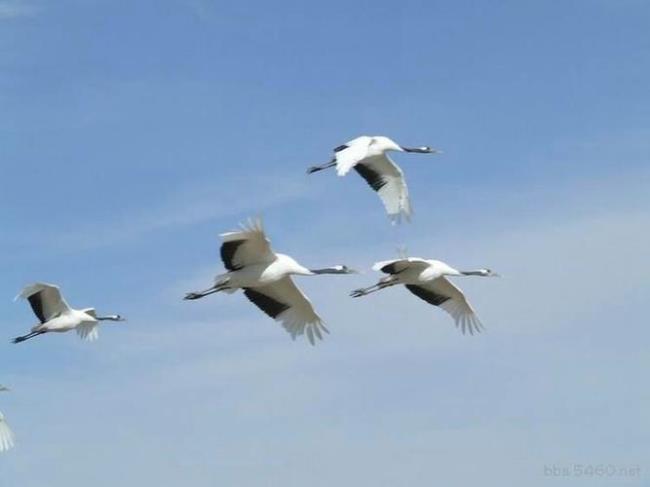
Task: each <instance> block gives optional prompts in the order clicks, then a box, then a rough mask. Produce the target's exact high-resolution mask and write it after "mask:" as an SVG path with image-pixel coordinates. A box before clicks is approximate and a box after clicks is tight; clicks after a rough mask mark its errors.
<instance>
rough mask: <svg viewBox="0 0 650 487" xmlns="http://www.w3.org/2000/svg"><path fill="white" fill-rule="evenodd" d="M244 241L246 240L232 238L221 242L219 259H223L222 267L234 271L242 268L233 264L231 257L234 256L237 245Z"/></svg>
mask: <svg viewBox="0 0 650 487" xmlns="http://www.w3.org/2000/svg"><path fill="white" fill-rule="evenodd" d="M244 242H246V240H232V241H230V242H224V243H223V244H221V260H222V261H223V265H224V267H225V268H226V269H228V270H229V271H236V270H238V269H241V268H242V266H237V265H235V264H233V257H234V256H235V253H236V252H237V249H238V248H239V246H240V245H241V244H243V243H244Z"/></svg>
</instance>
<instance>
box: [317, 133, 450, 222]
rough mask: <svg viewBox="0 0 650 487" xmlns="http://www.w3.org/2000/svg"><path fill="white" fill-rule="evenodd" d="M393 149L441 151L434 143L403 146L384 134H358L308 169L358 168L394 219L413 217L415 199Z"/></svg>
mask: <svg viewBox="0 0 650 487" xmlns="http://www.w3.org/2000/svg"><path fill="white" fill-rule="evenodd" d="M389 151H397V152H417V153H420V154H436V153H439V152H440V151H437V150H435V149H432V148H430V147H403V146H400V145H398V144H397V143H396V142H394V141H393V140H391V139H389V138H388V137H384V136H375V137H370V136H367V135H363V136H361V137H357V138H356V139H353V140H351V141H349V142H346V143H345V144H343V145H340V146H338V147H337V148H336V149H334V157H333V158H332V160H331V161H330V162H328V163H327V164H323V165H320V166H312V167H310V168H309V169H307V173H308V174H311V173H314V172H316V171H322V170H323V169H327V168H329V167H334V166H336V173H337V174H338V175H339V176H345V175H346V174H347V173H348V172H349V171H350V169H354V170H355V171H357V172H358V173H359V175H360V176H361V177H362V178H363V179H365V180H366V182H367V183H368V184H369V185H370V187H371V188H372V189H374V190H375V191H376V192H377V194H379V197H380V198H381V201H382V202H383V203H384V206H385V207H386V212H387V213H388V216H389V218H390V219H391V221H392V222H393V223H396V222H400V221H401V220H402V218H405V219H406V220H407V221H409V220H410V218H411V202H410V200H409V192H408V188H407V187H406V180H405V179H404V172H402V170H401V169H400V167H399V166H398V165H397V164H395V162H394V161H393V160H392V159H391V158H390V157H388V154H387V153H388V152H389Z"/></svg>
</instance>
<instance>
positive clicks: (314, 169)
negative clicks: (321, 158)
mask: <svg viewBox="0 0 650 487" xmlns="http://www.w3.org/2000/svg"><path fill="white" fill-rule="evenodd" d="M334 166H336V161H330V162H328V163H327V164H321V165H320V166H312V167H310V168H309V169H307V174H311V173H314V172H318V171H322V170H323V169H328V168H330V167H334Z"/></svg>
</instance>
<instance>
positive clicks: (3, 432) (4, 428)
mask: <svg viewBox="0 0 650 487" xmlns="http://www.w3.org/2000/svg"><path fill="white" fill-rule="evenodd" d="M8 390H9V389H8V388H6V387H5V386H0V392H4V391H8ZM13 446H14V434H13V433H12V432H11V429H9V425H8V424H7V422H6V421H5V417H4V416H3V415H2V413H0V452H3V451H6V450H9V449H10V448H12V447H13Z"/></svg>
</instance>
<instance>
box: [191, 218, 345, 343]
mask: <svg viewBox="0 0 650 487" xmlns="http://www.w3.org/2000/svg"><path fill="white" fill-rule="evenodd" d="M221 238H222V239H223V243H222V245H221V252H220V253H221V259H222V261H223V263H224V266H225V267H226V269H227V270H228V272H226V273H223V274H219V275H218V276H217V277H216V278H215V283H214V285H213V286H212V287H211V288H209V289H206V290H205V291H199V292H192V293H187V295H186V296H185V299H199V298H202V297H204V296H207V295H208V294H212V293H215V292H220V291H223V292H226V293H234V292H235V291H237V290H239V289H241V290H243V292H244V294H245V295H246V297H247V298H248V299H249V300H250V301H251V302H252V303H253V304H255V305H256V306H257V307H258V308H259V309H260V310H262V311H263V312H264V313H266V314H267V315H268V316H270V317H271V318H273V319H275V320H276V321H279V322H280V323H281V324H282V326H283V327H284V328H285V329H286V330H287V331H288V332H289V334H290V335H291V337H292V338H294V339H295V338H296V337H297V336H299V335H303V334H305V335H307V338H308V340H309V341H310V343H311V344H312V345H313V344H314V343H315V339H316V338H318V339H322V338H323V332H325V333H327V332H328V330H327V328H325V325H324V324H323V321H322V319H321V318H320V316H318V314H316V311H315V310H314V307H313V306H312V304H311V301H309V299H308V298H307V296H305V295H304V294H303V293H302V292H301V291H300V289H298V287H297V286H296V285H295V284H294V282H293V281H292V280H291V276H294V275H297V276H313V275H316V274H319V273H320V274H325V273H329V274H347V273H349V272H351V271H349V270H348V269H347V268H346V267H345V266H335V267H331V268H327V269H321V270H310V269H307V268H306V267H304V266H302V265H300V264H299V263H298V262H296V261H295V260H294V259H292V258H291V257H289V256H288V255H284V254H276V253H275V252H274V251H273V250H272V249H271V243H270V241H269V239H268V238H267V237H266V234H265V233H264V229H263V227H262V222H261V220H259V219H258V220H250V221H249V222H248V224H247V225H242V226H241V230H239V231H235V232H228V233H224V234H222V235H221Z"/></svg>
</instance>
